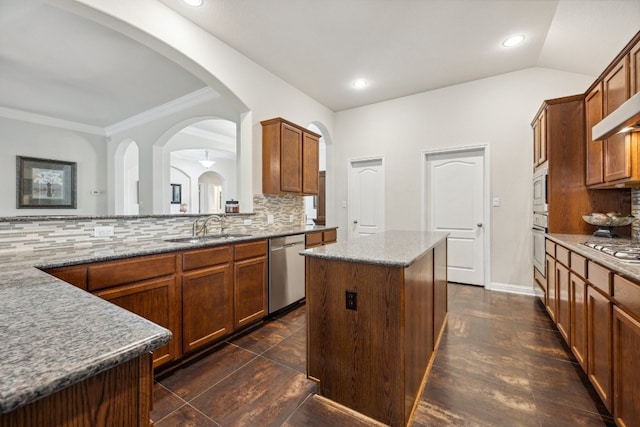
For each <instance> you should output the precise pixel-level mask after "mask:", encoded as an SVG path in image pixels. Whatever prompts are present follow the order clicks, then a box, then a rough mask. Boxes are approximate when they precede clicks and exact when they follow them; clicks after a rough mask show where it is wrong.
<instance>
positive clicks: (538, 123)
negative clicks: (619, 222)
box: [531, 95, 630, 234]
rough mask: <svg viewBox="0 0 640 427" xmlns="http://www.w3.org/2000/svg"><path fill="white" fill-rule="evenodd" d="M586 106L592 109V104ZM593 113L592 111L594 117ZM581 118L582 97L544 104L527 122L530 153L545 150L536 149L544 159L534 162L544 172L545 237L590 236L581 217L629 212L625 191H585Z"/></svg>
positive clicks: (582, 120) (583, 121) (591, 228)
mask: <svg viewBox="0 0 640 427" xmlns="http://www.w3.org/2000/svg"><path fill="white" fill-rule="evenodd" d="M597 96H598V95H594V97H593V99H596V98H597ZM594 102H595V101H594ZM587 105H588V106H589V105H590V106H591V107H592V108H593V107H594V105H595V103H594V104H587ZM597 111H598V110H597V108H594V114H595V113H597ZM585 116H586V114H585V99H584V96H583V95H575V96H568V97H564V98H556V99H549V100H546V101H544V102H543V104H542V106H541V107H540V109H539V110H538V113H537V114H536V116H535V118H534V119H533V121H532V122H531V126H532V128H533V130H534V133H533V135H534V137H533V140H534V151H536V149H535V146H536V145H540V147H542V146H543V145H544V146H545V147H546V148H545V149H544V150H542V148H539V149H538V152H542V151H544V152H545V155H544V156H538V157H539V158H538V160H542V158H545V159H546V162H545V165H546V166H547V170H548V180H547V200H548V205H549V210H548V216H547V218H548V231H549V233H571V234H591V233H593V232H594V231H595V228H594V227H593V226H591V225H589V224H587V223H586V222H584V221H583V220H582V215H583V214H585V213H589V212H609V211H611V210H616V211H620V212H622V213H627V212H629V210H630V204H629V203H628V201H625V200H624V197H622V192H623V191H625V190H610V191H609V192H589V191H588V190H587V186H586V184H585V151H586V148H585V143H584V141H585ZM538 133H540V135H539V136H538ZM538 140H541V141H542V140H543V141H545V142H544V144H543V143H542V142H539V141H538ZM626 191H627V192H628V190H626ZM593 193H598V194H593ZM627 205H628V206H627Z"/></svg>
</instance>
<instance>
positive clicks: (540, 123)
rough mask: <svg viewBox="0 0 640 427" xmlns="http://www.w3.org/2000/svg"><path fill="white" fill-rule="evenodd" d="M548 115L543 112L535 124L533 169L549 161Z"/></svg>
mask: <svg viewBox="0 0 640 427" xmlns="http://www.w3.org/2000/svg"><path fill="white" fill-rule="evenodd" d="M546 117H547V115H546V111H545V110H542V111H541V112H540V115H538V117H537V118H536V119H535V121H534V122H533V124H532V126H533V167H534V168H535V167H536V166H538V165H540V164H542V163H544V162H545V161H546V160H547V118H546Z"/></svg>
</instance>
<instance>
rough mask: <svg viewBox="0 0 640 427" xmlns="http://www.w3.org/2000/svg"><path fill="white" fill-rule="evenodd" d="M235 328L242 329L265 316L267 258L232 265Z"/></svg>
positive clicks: (237, 262)
mask: <svg viewBox="0 0 640 427" xmlns="http://www.w3.org/2000/svg"><path fill="white" fill-rule="evenodd" d="M234 282H235V283H234V288H235V315H234V326H235V328H242V327H244V326H247V325H249V324H251V323H254V322H256V321H258V320H260V319H262V318H263V317H264V316H266V315H267V310H268V300H267V257H264V256H263V257H258V258H251V259H247V260H243V261H236V262H235V264H234Z"/></svg>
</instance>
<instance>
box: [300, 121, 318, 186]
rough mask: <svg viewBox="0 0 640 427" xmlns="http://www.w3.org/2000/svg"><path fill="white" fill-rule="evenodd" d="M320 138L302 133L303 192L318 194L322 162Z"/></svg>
mask: <svg viewBox="0 0 640 427" xmlns="http://www.w3.org/2000/svg"><path fill="white" fill-rule="evenodd" d="M319 141H320V140H319V138H318V137H317V136H315V135H311V134H309V133H307V132H303V134H302V192H303V193H304V194H314V195H317V194H318V190H319V186H320V185H319V175H318V173H319V170H320V164H319V163H318V162H319V160H320V151H319V150H320V142H319Z"/></svg>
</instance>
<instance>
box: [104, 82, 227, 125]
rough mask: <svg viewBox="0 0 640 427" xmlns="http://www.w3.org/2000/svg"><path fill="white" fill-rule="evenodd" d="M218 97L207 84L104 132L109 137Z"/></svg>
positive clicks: (125, 120)
mask: <svg viewBox="0 0 640 427" xmlns="http://www.w3.org/2000/svg"><path fill="white" fill-rule="evenodd" d="M218 97H220V94H219V93H217V92H216V91H214V90H213V89H211V88H210V87H208V86H207V87H204V88H202V89H198V90H196V91H194V92H191V93H188V94H186V95H184V96H181V97H180V98H176V99H174V100H172V101H169V102H167V103H165V104H162V105H158V106H157V107H154V108H151V109H149V110H147V111H143V112H142V113H139V114H136V115H135V116H131V117H129V118H127V119H124V120H122V121H120V122H118V123H114V124H113V125H110V126H107V127H106V128H104V133H105V134H106V135H107V136H108V137H109V136H111V135H115V134H117V133H120V132H123V131H126V130H128V129H131V128H134V127H137V126H141V125H143V124H145V123H149V122H151V121H153V120H156V119H159V118H162V117H166V116H169V115H171V114H174V113H177V112H180V111H182V110H184V109H186V108H190V107H193V106H196V105H198V104H202V103H203V102H206V101H211V100H213V99H215V98H218Z"/></svg>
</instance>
